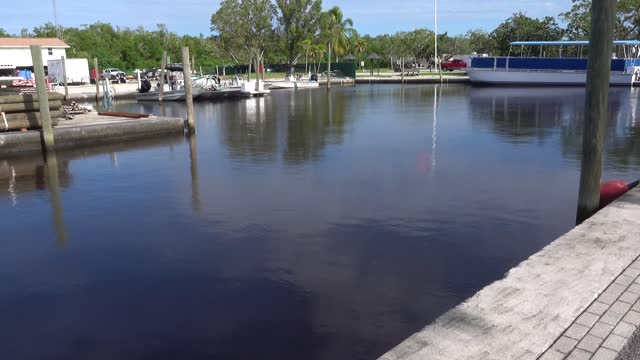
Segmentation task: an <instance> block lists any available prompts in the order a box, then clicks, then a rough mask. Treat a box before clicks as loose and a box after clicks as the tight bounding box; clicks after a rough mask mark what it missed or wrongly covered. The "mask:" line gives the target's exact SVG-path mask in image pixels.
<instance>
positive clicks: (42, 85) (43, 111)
mask: <svg viewBox="0 0 640 360" xmlns="http://www.w3.org/2000/svg"><path fill="white" fill-rule="evenodd" d="M31 59H32V60H33V70H34V72H35V75H36V90H37V91H38V104H39V105H40V117H41V119H42V120H41V121H42V137H43V142H44V148H45V152H49V151H53V150H54V147H55V143H54V141H53V128H52V127H51V113H50V112H49V93H48V92H47V83H46V82H45V79H44V65H43V64H42V47H41V46H38V45H31Z"/></svg>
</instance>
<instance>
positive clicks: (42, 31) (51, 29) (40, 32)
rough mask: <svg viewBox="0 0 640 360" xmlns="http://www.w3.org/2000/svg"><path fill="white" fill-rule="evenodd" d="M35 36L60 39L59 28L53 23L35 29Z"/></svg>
mask: <svg viewBox="0 0 640 360" xmlns="http://www.w3.org/2000/svg"><path fill="white" fill-rule="evenodd" d="M33 36H34V37H38V38H55V37H58V28H57V27H56V26H55V25H53V23H52V22H48V23H46V24H44V25H42V26H36V27H34V28H33Z"/></svg>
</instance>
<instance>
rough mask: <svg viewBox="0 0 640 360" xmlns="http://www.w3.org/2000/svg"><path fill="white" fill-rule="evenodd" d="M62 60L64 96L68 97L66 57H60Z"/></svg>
mask: <svg viewBox="0 0 640 360" xmlns="http://www.w3.org/2000/svg"><path fill="white" fill-rule="evenodd" d="M60 60H61V61H62V77H63V78H64V98H65V100H66V99H68V98H69V83H68V82H67V59H66V58H65V57H64V56H61V57H60Z"/></svg>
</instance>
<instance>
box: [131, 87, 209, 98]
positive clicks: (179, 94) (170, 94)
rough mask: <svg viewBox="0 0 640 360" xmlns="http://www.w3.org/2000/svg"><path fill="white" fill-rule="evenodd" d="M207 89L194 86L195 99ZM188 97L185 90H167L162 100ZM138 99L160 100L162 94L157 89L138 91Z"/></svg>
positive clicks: (193, 94)
mask: <svg viewBox="0 0 640 360" xmlns="http://www.w3.org/2000/svg"><path fill="white" fill-rule="evenodd" d="M205 91H206V90H205V89H203V88H193V91H192V97H193V98H194V99H196V98H198V97H200V95H202V94H203V93H204V92H205ZM186 98H187V96H186V94H185V91H184V90H172V91H165V92H164V93H163V94H162V101H184V100H185V99H186ZM136 99H137V100H138V101H158V100H159V99H160V94H159V93H158V92H157V91H153V92H148V93H137V94H136Z"/></svg>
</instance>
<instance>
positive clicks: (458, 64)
mask: <svg viewBox="0 0 640 360" xmlns="http://www.w3.org/2000/svg"><path fill="white" fill-rule="evenodd" d="M440 66H441V67H442V70H449V71H453V70H464V69H465V68H466V67H467V63H466V62H465V61H464V60H461V59H449V60H447V61H443V62H442V64H441V65H440Z"/></svg>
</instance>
